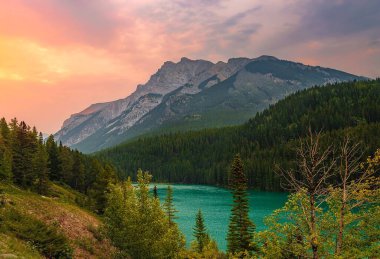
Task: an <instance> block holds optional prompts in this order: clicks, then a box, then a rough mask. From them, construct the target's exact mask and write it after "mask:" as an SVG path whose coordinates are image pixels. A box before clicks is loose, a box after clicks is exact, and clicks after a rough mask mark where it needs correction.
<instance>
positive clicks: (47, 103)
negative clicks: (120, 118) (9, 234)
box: [0, 0, 380, 133]
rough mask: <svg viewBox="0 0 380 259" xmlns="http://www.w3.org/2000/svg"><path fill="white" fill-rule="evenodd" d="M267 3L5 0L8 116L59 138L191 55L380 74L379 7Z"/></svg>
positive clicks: (2, 65)
mask: <svg viewBox="0 0 380 259" xmlns="http://www.w3.org/2000/svg"><path fill="white" fill-rule="evenodd" d="M262 2H263V1H258V0H234V1H227V0H192V1H187V0H108V1H106V0H76V1H71V0H67V1H63V0H49V1H46V0H12V1H2V3H1V7H0V117H2V116H5V117H6V118H7V119H10V118H12V117H15V116H16V117H17V118H19V119H20V120H25V121H27V123H29V124H31V125H36V126H37V127H38V129H39V130H41V131H43V132H46V133H54V132H55V131H57V130H58V129H59V127H60V126H61V125H62V123H63V120H64V119H66V118H68V117H69V116H70V114H72V113H75V112H79V111H81V110H83V109H84V108H86V107H87V106H89V105H90V104H91V103H96V102H104V101H110V100H115V99H120V98H124V97H126V96H127V95H129V94H130V93H131V92H132V91H134V90H135V88H136V85H137V84H138V83H144V82H146V81H147V80H148V78H149V76H150V75H151V74H153V73H154V72H155V71H156V70H157V69H158V68H159V67H160V65H161V64H162V63H163V62H164V61H166V60H173V61H178V60H179V59H180V58H181V57H182V56H187V57H189V58H193V59H209V60H212V61H218V60H226V59H228V58H229V57H236V56H246V57H256V56H259V55H262V54H269V55H274V56H277V57H279V58H283V59H290V60H295V61H300V62H305V63H308V64H312V65H322V66H329V67H333V68H337V69H341V70H345V71H347V72H351V73H355V74H359V75H365V76H369V77H376V76H379V75H380V73H379V72H380V20H379V18H378V13H379V12H380V4H379V3H378V1H377V0H363V1H354V0H329V1H327V0H319V1H311V0H287V1H280V0H268V1H265V3H262ZM359 2H360V3H359ZM330 12H334V15H330ZM358 17H359V18H360V19H358Z"/></svg>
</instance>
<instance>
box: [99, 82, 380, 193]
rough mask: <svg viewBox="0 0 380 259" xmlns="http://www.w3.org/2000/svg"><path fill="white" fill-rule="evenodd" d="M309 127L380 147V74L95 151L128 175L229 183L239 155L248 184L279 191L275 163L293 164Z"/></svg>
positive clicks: (328, 138)
mask: <svg viewBox="0 0 380 259" xmlns="http://www.w3.org/2000/svg"><path fill="white" fill-rule="evenodd" d="M309 126H311V127H312V129H313V130H317V131H320V130H323V133H322V136H321V142H322V143H329V144H334V145H336V146H337V145H339V144H340V142H341V140H342V138H343V136H345V135H350V137H351V139H352V140H353V141H355V142H363V145H364V149H363V152H364V155H365V156H368V155H370V154H372V153H373V152H375V150H376V148H378V147H379V146H380V134H378V132H379V131H380V79H378V80H372V81H361V82H346V83H338V84H334V85H327V86H323V87H315V88H311V89H308V90H304V91H300V92H298V93H296V94H293V95H290V96H288V97H287V98H285V99H284V100H281V101H279V102H278V103H276V104H275V105H273V106H271V107H270V108H268V109H266V110H265V111H263V112H261V113H259V114H257V115H256V116H255V117H254V118H252V119H251V120H250V121H249V122H247V123H246V124H244V125H242V126H237V127H225V128H219V129H205V130H200V131H192V132H182V133H181V132H178V133H167V134H165V135H162V136H153V137H141V138H139V139H138V140H135V141H129V142H128V143H125V144H122V145H120V146H116V147H113V148H110V149H107V150H104V151H101V152H99V153H97V154H96V155H97V156H98V157H101V158H105V159H107V160H108V161H111V162H113V163H114V165H115V166H116V167H117V168H118V169H120V170H121V171H122V172H123V173H124V174H125V176H131V177H132V178H133V177H134V175H133V172H136V170H137V169H138V168H143V169H145V170H150V171H151V173H152V174H153V176H154V179H155V180H156V181H162V182H171V183H173V182H178V183H188V184H211V185H218V186H227V185H228V179H227V175H226V174H225V172H226V171H227V170H228V168H229V161H230V159H231V158H232V157H233V156H234V155H235V154H236V153H240V155H241V158H242V161H243V163H244V169H245V171H246V173H247V177H248V186H249V188H254V189H260V190H267V191H278V190H281V187H280V177H279V176H278V175H276V174H275V172H274V169H275V166H274V165H275V164H279V165H281V167H282V168H284V169H290V168H292V167H293V166H294V162H293V160H294V159H293V158H294V157H295V152H294V150H295V147H297V146H298V145H299V139H300V138H305V137H306V135H307V133H308V128H309ZM332 180H333V179H332Z"/></svg>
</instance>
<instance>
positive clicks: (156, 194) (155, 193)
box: [153, 185, 158, 199]
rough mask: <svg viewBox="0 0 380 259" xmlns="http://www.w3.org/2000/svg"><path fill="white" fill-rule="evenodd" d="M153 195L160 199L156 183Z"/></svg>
mask: <svg viewBox="0 0 380 259" xmlns="http://www.w3.org/2000/svg"><path fill="white" fill-rule="evenodd" d="M153 197H154V198H155V199H158V193H157V185H155V186H154V188H153Z"/></svg>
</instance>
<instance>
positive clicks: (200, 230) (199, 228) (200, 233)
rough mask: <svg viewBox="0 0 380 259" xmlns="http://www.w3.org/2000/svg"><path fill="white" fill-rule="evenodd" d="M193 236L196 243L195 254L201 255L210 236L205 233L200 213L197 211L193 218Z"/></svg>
mask: <svg viewBox="0 0 380 259" xmlns="http://www.w3.org/2000/svg"><path fill="white" fill-rule="evenodd" d="M193 236H194V237H195V239H196V242H197V252H198V253H202V252H203V248H204V247H205V246H206V245H207V244H208V243H209V242H210V236H209V235H208V233H207V230H206V226H205V223H204V219H203V216H202V212H201V210H200V209H199V210H198V213H197V215H196V218H195V227H194V228H193Z"/></svg>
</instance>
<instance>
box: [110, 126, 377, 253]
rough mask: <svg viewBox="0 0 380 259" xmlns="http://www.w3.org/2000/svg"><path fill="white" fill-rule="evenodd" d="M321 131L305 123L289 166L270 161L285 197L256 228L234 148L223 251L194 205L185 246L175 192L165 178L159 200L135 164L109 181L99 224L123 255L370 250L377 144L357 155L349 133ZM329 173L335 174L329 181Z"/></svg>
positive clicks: (373, 239)
mask: <svg viewBox="0 0 380 259" xmlns="http://www.w3.org/2000/svg"><path fill="white" fill-rule="evenodd" d="M321 136H322V134H321V133H320V132H317V133H313V132H311V130H310V133H309V134H308V135H307V136H306V137H305V139H303V140H302V141H301V143H300V144H299V145H298V146H297V147H295V150H294V152H295V154H296V155H295V157H294V159H293V160H294V164H293V166H292V167H291V168H290V169H284V168H280V167H278V168H277V169H276V173H277V174H278V175H279V176H280V177H281V179H282V184H283V185H284V188H286V189H287V190H289V191H290V195H289V199H288V201H287V202H286V204H285V205H284V207H283V208H280V209H278V210H276V211H274V212H273V214H272V215H269V216H268V217H267V218H266V220H265V224H266V230H264V231H260V232H257V231H256V228H255V224H254V222H252V221H251V219H250V218H249V216H248V214H249V210H250V209H253V211H254V210H255V208H254V207H253V208H249V202H248V192H247V190H248V178H247V175H246V173H245V172H244V167H243V162H242V160H241V157H240V155H239V154H237V155H235V157H234V159H233V161H232V163H231V165H230V169H229V172H228V188H229V189H230V191H231V195H232V197H233V202H232V204H231V214H230V220H229V225H228V233H227V236H226V240H227V251H226V252H223V251H220V250H219V249H218V247H217V244H216V242H215V241H214V240H213V239H212V237H211V236H210V235H209V233H208V231H207V226H206V224H205V222H204V218H203V214H202V212H201V211H200V210H199V211H198V213H197V214H196V215H195V224H194V228H193V241H192V243H191V246H190V249H186V248H185V247H184V237H183V235H182V234H181V233H180V232H179V230H178V227H177V225H176V223H175V218H176V212H177V211H176V209H175V207H174V204H173V195H175V194H173V191H172V189H171V187H170V186H168V190H167V196H166V199H165V200H164V203H163V205H160V200H159V198H158V197H157V195H156V194H155V192H154V189H153V193H152V194H151V193H150V192H149V187H148V186H149V183H150V181H151V178H152V176H151V175H150V174H149V173H147V172H142V170H139V171H138V173H137V179H138V185H137V187H135V188H134V187H133V186H132V183H131V180H130V178H129V179H128V180H127V181H126V182H122V183H119V184H117V185H113V186H111V187H110V188H111V191H110V194H109V199H110V200H109V203H108V206H107V207H106V210H105V214H104V216H105V231H106V233H107V235H108V236H109V238H110V239H111V241H112V242H113V244H114V245H115V246H116V247H118V248H119V249H120V255H121V256H122V257H124V258H128V257H129V256H130V257H132V258H280V259H282V258H284V259H287V258H313V259H317V258H351V257H354V258H377V257H379V255H380V254H379V249H378V248H379V247H378V244H379V242H380V235H379V227H380V188H379V187H380V149H378V150H377V151H376V152H375V153H374V154H373V155H372V156H369V157H368V158H367V159H366V160H365V162H361V161H362V156H363V149H362V146H360V145H359V144H358V143H356V142H355V141H353V140H352V139H351V138H350V137H349V136H345V137H344V138H343V140H342V141H341V142H340V143H339V145H334V144H327V143H323V142H322V141H321V140H322V138H321ZM334 177H335V178H339V179H340V181H334V182H330V181H329V179H332V178H334Z"/></svg>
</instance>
